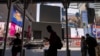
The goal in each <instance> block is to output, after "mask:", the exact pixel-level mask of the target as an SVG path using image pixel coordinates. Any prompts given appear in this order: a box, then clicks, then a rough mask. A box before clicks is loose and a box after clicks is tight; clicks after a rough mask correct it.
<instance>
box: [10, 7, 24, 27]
mask: <svg viewBox="0 0 100 56" xmlns="http://www.w3.org/2000/svg"><path fill="white" fill-rule="evenodd" d="M22 20H23V19H22V14H21V13H20V11H19V10H18V9H17V8H16V7H13V9H12V17H11V22H13V23H15V24H16V25H18V26H21V27H22V23H23V21H22Z"/></svg>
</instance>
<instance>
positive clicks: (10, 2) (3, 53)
mask: <svg viewBox="0 0 100 56" xmlns="http://www.w3.org/2000/svg"><path fill="white" fill-rule="evenodd" d="M11 4H12V0H8V3H7V7H8V17H7V22H6V33H5V38H4V47H3V52H2V56H5V50H6V43H7V36H8V27H9V20H10V11H11Z"/></svg>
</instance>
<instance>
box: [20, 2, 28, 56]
mask: <svg viewBox="0 0 100 56" xmlns="http://www.w3.org/2000/svg"><path fill="white" fill-rule="evenodd" d="M27 7H28V4H27V0H24V11H23V26H22V50H21V54H20V55H21V56H24V52H23V40H24V26H25V14H26V9H27Z"/></svg>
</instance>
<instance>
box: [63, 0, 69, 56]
mask: <svg viewBox="0 0 100 56" xmlns="http://www.w3.org/2000/svg"><path fill="white" fill-rule="evenodd" d="M62 3H63V6H64V8H65V13H66V52H67V56H71V55H70V50H69V36H68V18H67V8H68V6H69V1H68V0H63V2H62Z"/></svg>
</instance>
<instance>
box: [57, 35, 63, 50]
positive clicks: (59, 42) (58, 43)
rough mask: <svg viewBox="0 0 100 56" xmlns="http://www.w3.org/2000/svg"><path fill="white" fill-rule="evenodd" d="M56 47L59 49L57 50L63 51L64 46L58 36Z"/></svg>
mask: <svg viewBox="0 0 100 56" xmlns="http://www.w3.org/2000/svg"><path fill="white" fill-rule="evenodd" d="M56 47H57V49H61V48H62V47H63V44H62V42H61V39H60V37H58V36H57V42H56Z"/></svg>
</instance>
